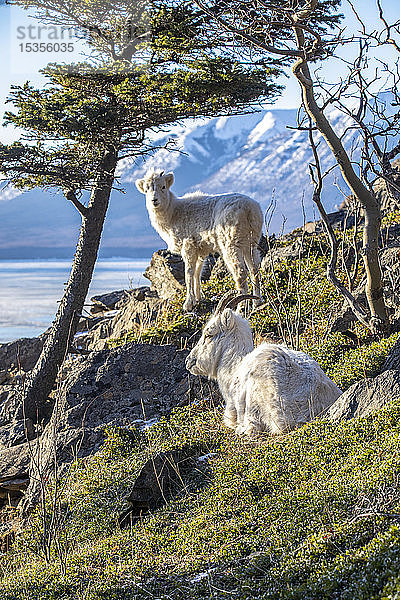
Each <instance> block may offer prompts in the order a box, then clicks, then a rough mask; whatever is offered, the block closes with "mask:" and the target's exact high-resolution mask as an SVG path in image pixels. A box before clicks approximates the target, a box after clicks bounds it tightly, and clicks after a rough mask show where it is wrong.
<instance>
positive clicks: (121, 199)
mask: <svg viewBox="0 0 400 600" xmlns="http://www.w3.org/2000/svg"><path fill="white" fill-rule="evenodd" d="M296 116H297V111H296V110H295V109H292V110H291V109H264V110H261V111H259V112H256V113H250V114H247V115H241V116H231V117H219V118H218V117H217V118H212V119H196V120H191V121H187V122H184V123H182V124H181V125H178V126H175V127H174V128H173V130H172V132H171V133H170V134H168V133H163V132H160V133H159V134H158V138H157V145H159V146H163V145H164V144H165V143H166V142H167V141H168V140H173V142H174V144H175V150H174V151H170V150H167V149H165V148H161V149H159V150H157V151H155V153H154V155H152V156H150V157H149V158H148V159H147V160H146V161H145V162H141V163H134V162H133V161H132V160H128V159H126V160H123V161H121V163H120V166H119V170H118V179H119V183H120V184H121V186H122V187H123V188H124V193H119V192H117V191H114V192H113V195H112V198H111V202H110V208H109V213H108V216H107V220H106V224H105V227H104V232H103V240H102V246H101V252H102V254H103V255H104V253H105V255H108V256H109V255H110V252H111V254H112V252H113V249H118V251H119V252H120V251H121V249H122V250H123V251H125V252H126V255H130V256H133V255H136V252H137V253H139V254H138V255H141V254H142V253H143V251H145V252H146V253H147V254H148V255H149V254H150V253H151V252H152V251H153V250H155V249H156V248H158V247H163V246H164V245H165V244H164V242H163V241H162V240H160V238H159V237H158V235H157V234H156V232H155V231H154V230H153V229H152V227H151V225H150V221H149V219H148V215H147V212H146V208H145V203H144V198H143V196H142V195H141V194H140V193H139V192H138V191H137V190H136V187H135V185H134V182H135V179H137V178H138V177H140V176H142V175H143V173H144V172H145V171H146V170H147V168H151V167H152V168H159V169H164V170H165V171H169V170H173V171H174V172H175V184H174V187H173V191H174V192H175V193H176V194H178V195H182V194H184V193H187V192H191V191H194V190H198V189H202V190H203V191H205V192H207V193H209V194H218V193H226V192H233V191H238V192H240V193H244V194H247V195H249V196H251V197H253V198H255V199H256V200H258V201H259V202H260V204H261V206H262V209H263V211H264V212H268V210H269V212H268V216H267V220H268V222H269V230H270V232H275V233H277V232H279V231H282V230H283V229H284V231H285V232H287V231H289V230H291V229H293V228H294V227H297V226H300V225H301V224H302V223H303V220H305V221H308V220H315V219H316V218H318V213H317V210H316V208H315V207H314V206H313V203H312V185H311V182H310V177H309V173H308V165H309V163H310V162H311V161H312V160H313V157H312V152H311V148H310V146H309V141H308V134H307V132H304V131H298V130H296V129H295V126H296ZM329 117H330V120H331V121H332V123H333V126H334V128H335V130H336V131H337V132H338V133H339V135H342V134H344V143H345V146H346V148H347V149H351V148H352V147H354V145H355V144H356V140H357V133H356V132H354V131H352V130H351V129H349V130H348V131H347V133H346V129H347V128H348V127H349V124H350V123H349V118H348V117H346V116H344V115H343V114H342V113H340V112H339V111H335V110H332V109H331V110H330V111H329ZM315 139H316V142H317V143H318V144H320V145H319V151H320V156H321V163H322V166H323V168H324V169H332V171H331V172H330V174H329V175H328V176H327V178H326V179H325V185H324V190H323V193H322V198H323V201H324V204H325V206H326V208H327V210H328V211H330V210H334V208H335V205H337V204H339V203H340V202H341V200H342V199H343V196H342V195H341V192H340V189H341V188H343V181H342V178H341V176H340V174H338V173H337V169H334V157H333V156H332V154H331V151H330V150H329V148H328V146H327V144H326V143H325V141H324V140H321V137H320V134H315ZM15 193H17V192H15ZM13 194H14V191H13V190H12V189H11V190H10V188H7V189H6V190H3V192H2V194H0V254H1V255H2V256H4V255H7V251H8V250H9V252H10V255H13V254H15V253H17V254H18V253H19V254H18V257H19V258H20V257H22V256H21V252H22V253H23V250H21V248H28V249H29V248H30V249H31V250H27V252H28V254H29V253H30V254H29V256H27V258H28V257H29V258H30V257H31V255H32V252H33V253H34V254H35V249H36V254H35V255H37V253H38V252H39V249H40V248H47V249H50V250H51V248H53V249H54V253H55V254H54V255H55V256H56V255H57V252H59V251H61V249H62V248H63V249H70V252H73V249H74V247H75V243H76V239H77V236H78V231H79V225H80V217H79V215H78V214H77V212H76V211H75V209H74V208H73V206H72V205H70V204H68V203H67V202H66V201H65V199H64V197H63V196H62V195H61V194H60V193H55V192H47V193H45V192H42V191H40V190H33V191H29V192H24V193H21V194H20V195H17V196H16V197H13ZM271 213H272V214H271ZM124 249H125V250H124ZM62 252H64V253H65V250H62ZM47 254H48V250H46V255H47Z"/></svg>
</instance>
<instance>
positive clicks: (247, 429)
mask: <svg viewBox="0 0 400 600" xmlns="http://www.w3.org/2000/svg"><path fill="white" fill-rule="evenodd" d="M235 431H236V433H237V435H247V436H249V437H250V436H255V435H257V434H258V433H260V430H259V428H258V427H256V426H255V425H252V424H251V423H247V425H244V424H243V423H242V424H241V425H238V426H237V427H236V430H235Z"/></svg>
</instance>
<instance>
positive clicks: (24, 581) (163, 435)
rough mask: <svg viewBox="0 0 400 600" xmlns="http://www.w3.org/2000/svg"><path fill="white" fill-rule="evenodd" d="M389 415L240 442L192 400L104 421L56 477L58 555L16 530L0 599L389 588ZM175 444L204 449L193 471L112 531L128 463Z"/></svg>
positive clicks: (396, 542) (351, 593)
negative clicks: (62, 546) (41, 554)
mask: <svg viewBox="0 0 400 600" xmlns="http://www.w3.org/2000/svg"><path fill="white" fill-rule="evenodd" d="M399 423H400V402H399V403H398V404H395V405H393V406H392V407H391V408H388V409H386V410H384V411H381V412H380V413H377V414H376V415H372V416H370V417H368V418H363V419H359V420H353V421H349V422H344V423H341V424H340V425H335V424H332V423H328V422H314V423H310V424H308V425H307V426H305V427H303V428H301V429H299V430H297V431H295V432H293V433H291V434H289V435H286V436H279V437H275V438H270V437H268V436H261V437H260V438H259V439H257V440H248V439H241V438H239V437H238V436H236V435H234V434H232V433H231V432H229V431H227V430H226V429H225V428H224V427H223V426H222V425H221V415H220V414H219V412H218V411H216V410H215V409H214V408H212V407H210V406H207V404H205V403H201V404H199V405H195V406H190V407H186V408H182V409H177V410H175V411H174V413H173V415H172V416H171V419H170V420H167V419H162V420H161V421H160V422H159V423H158V424H157V425H155V426H154V427H152V428H150V429H149V430H148V431H146V432H135V431H134V432H129V433H127V432H126V431H124V430H111V431H110V432H109V433H108V437H107V441H106V443H105V446H104V448H103V450H102V452H100V454H99V455H97V456H96V457H93V458H91V459H90V460H86V461H78V463H76V465H75V466H74V470H73V475H72V476H71V478H70V481H69V485H68V486H67V487H66V488H65V489H64V492H63V501H64V502H65V506H68V513H67V515H66V520H65V522H64V531H65V532H66V533H68V536H67V538H68V539H70V540H73V543H71V545H70V547H69V549H68V552H67V553H66V556H65V557H64V561H61V560H60V558H59V556H58V555H57V552H56V547H54V548H53V550H52V558H51V560H50V562H49V564H46V563H45V561H44V560H43V559H39V558H38V557H37V554H35V552H34V551H33V550H32V549H30V550H29V549H28V550H27V548H28V544H27V539H28V538H29V536H31V535H32V532H31V533H28V532H26V533H25V536H24V538H22V539H21V540H20V541H19V542H18V544H17V545H16V546H15V547H14V549H13V550H12V551H11V552H10V553H9V554H8V555H7V557H6V558H5V557H3V559H2V563H1V566H2V573H1V574H2V578H1V580H0V593H1V597H2V598H4V599H5V600H11V599H12V600H20V599H21V600H22V599H24V600H26V599H27V598H29V599H32V600H33V599H35V600H36V599H40V600H53V599H56V598H57V599H63V600H66V599H75V598H86V599H87V600H94V599H96V600H98V599H99V598H104V599H106V598H107V599H108V598H121V599H128V598H129V599H131V598H136V599H138V600H142V599H143V600H144V599H145V598H149V597H154V598H165V599H166V598H172V599H174V600H178V599H182V600H184V599H185V600H186V599H187V598H188V597H190V598H193V599H200V598H201V599H206V598H207V599H208V598H210V597H215V598H225V597H236V598H248V599H250V598H252V599H267V598H268V599H276V600H278V599H279V600H289V599H294V598H296V599H299V600H300V599H301V600H308V599H309V600H320V599H321V598H326V599H328V598H329V599H331V598H332V599H333V598H348V599H349V600H350V599H351V600H353V599H360V600H370V599H371V598H376V599H380V600H383V599H384V598H395V597H397V595H396V594H398V593H399V592H400V589H399V580H398V569H399V564H400V528H399V527H398V524H397V518H396V514H397V513H398V512H399V510H400V503H399V500H400V498H399V496H398V493H397V491H396V490H397V480H398V472H399V469H400V454H399V451H398V448H399V441H400V440H399V437H400V425H399ZM175 447H180V448H182V447H186V448H190V447H196V449H197V450H198V451H199V452H200V451H201V452H204V453H205V454H208V462H209V466H208V469H207V471H206V479H205V482H204V469H203V468H201V467H200V464H201V463H199V468H198V471H196V470H195V471H194V473H193V478H192V480H191V481H189V483H188V482H185V487H182V488H181V489H180V490H178V493H177V495H176V497H175V498H174V499H172V500H171V501H170V502H169V503H168V504H167V505H166V506H165V507H164V508H162V509H160V510H158V511H156V512H155V513H154V514H152V515H148V516H146V517H144V518H143V519H142V521H140V522H139V523H137V524H136V525H135V526H133V527H132V528H131V529H127V530H122V531H121V530H120V529H119V527H118V525H117V520H116V515H117V513H118V511H119V510H121V507H122V506H123V497H124V495H125V494H126V493H127V490H129V487H130V485H131V484H132V481H133V480H134V478H135V475H136V473H137V471H138V469H139V468H140V466H141V465H142V464H143V463H144V461H145V460H146V459H147V457H148V456H150V455H151V454H152V453H154V452H155V451H156V450H157V451H159V450H166V449H170V448H175ZM202 464H204V463H202ZM197 472H198V473H199V474H200V473H201V477H202V478H203V479H202V485H200V484H199V477H200V475H196V473H197ZM374 513H375V516H374ZM393 515H394V516H393ZM37 524H38V527H37V530H36V535H37V534H38V532H39V531H40V527H39V525H40V519H39V520H38V521H37ZM22 549H23V551H24V554H22V553H21V550H22ZM210 590H211V591H210ZM214 592H215V593H214ZM210 594H211V595H210Z"/></svg>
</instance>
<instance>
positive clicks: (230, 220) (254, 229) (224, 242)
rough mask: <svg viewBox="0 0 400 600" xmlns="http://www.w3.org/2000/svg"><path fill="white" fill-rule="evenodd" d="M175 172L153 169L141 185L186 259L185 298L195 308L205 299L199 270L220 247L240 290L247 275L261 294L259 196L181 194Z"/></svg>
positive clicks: (158, 226)
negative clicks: (176, 189)
mask: <svg viewBox="0 0 400 600" xmlns="http://www.w3.org/2000/svg"><path fill="white" fill-rule="evenodd" d="M173 182H174V175H173V173H167V174H164V171H148V172H147V173H146V175H145V177H144V178H143V179H138V180H137V181H136V187H137V188H138V190H139V191H140V192H142V194H145V196H146V207H147V211H148V213H149V217H150V221H151V224H152V225H153V227H154V229H155V230H156V231H157V232H158V233H159V235H160V236H161V237H162V239H163V240H164V241H165V242H166V243H167V245H168V250H170V251H171V252H174V253H177V254H180V255H181V256H182V258H183V261H184V263H185V280H186V290H187V293H186V300H185V303H184V305H183V308H184V310H186V311H188V310H191V309H192V308H193V307H194V306H195V304H196V303H197V302H199V301H200V300H201V299H202V293H201V285H200V275H201V269H202V266H203V262H204V259H205V258H206V257H207V256H208V255H209V254H210V253H216V252H217V253H219V254H220V255H221V256H222V258H223V260H224V262H225V264H226V266H227V268H228V270H229V271H230V273H231V275H232V277H233V279H234V281H235V285H236V288H237V290H238V291H239V292H240V293H242V294H245V293H247V281H246V279H247V275H248V274H250V276H251V278H252V281H253V286H254V287H253V289H254V293H255V294H256V295H257V297H258V300H259V299H260V282H259V275H258V269H259V266H260V254H259V251H258V242H259V241H260V237H261V230H262V225H263V214H262V210H261V207H260V205H259V204H258V202H256V201H255V200H252V199H251V198H249V197H248V196H244V195H243V194H223V195H217V196H210V195H207V194H203V193H202V192H194V193H191V194H186V195H185V196H182V197H181V198H177V197H176V196H175V194H173V192H171V190H170V188H171V186H172V184H173Z"/></svg>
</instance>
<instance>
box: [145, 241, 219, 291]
mask: <svg viewBox="0 0 400 600" xmlns="http://www.w3.org/2000/svg"><path fill="white" fill-rule="evenodd" d="M215 261H216V259H215V258H214V257H213V256H211V255H210V256H209V257H208V258H207V259H206V260H205V261H204V265H203V269H202V272H201V280H202V281H207V280H208V279H209V278H210V275H211V271H212V268H213V266H214V264H215ZM144 276H145V277H146V278H147V279H149V280H150V281H151V288H152V289H153V290H155V291H156V292H157V294H158V296H159V298H162V299H164V300H168V299H170V298H173V297H174V296H175V295H176V294H178V293H179V292H182V291H183V290H184V289H185V265H184V262H183V260H182V257H181V256H180V255H179V254H173V253H172V252H170V251H169V250H158V251H157V252H155V253H154V254H153V256H152V257H151V262H150V265H149V266H148V267H147V269H146V271H145V272H144Z"/></svg>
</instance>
